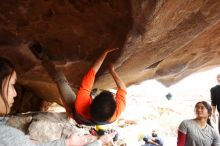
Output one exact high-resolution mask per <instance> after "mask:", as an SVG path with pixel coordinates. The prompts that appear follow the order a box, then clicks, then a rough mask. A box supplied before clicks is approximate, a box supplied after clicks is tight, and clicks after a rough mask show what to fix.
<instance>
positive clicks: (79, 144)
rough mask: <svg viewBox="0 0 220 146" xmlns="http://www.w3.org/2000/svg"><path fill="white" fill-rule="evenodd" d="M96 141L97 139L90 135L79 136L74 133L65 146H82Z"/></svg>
mask: <svg viewBox="0 0 220 146" xmlns="http://www.w3.org/2000/svg"><path fill="white" fill-rule="evenodd" d="M96 139H97V138H96V137H95V136H92V135H79V134H77V133H75V134H73V135H71V136H70V137H69V138H68V139H67V140H66V146H84V145H87V144H89V143H91V142H93V141H95V140H96Z"/></svg>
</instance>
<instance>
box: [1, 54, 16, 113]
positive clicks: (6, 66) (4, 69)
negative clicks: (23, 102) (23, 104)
mask: <svg viewBox="0 0 220 146" xmlns="http://www.w3.org/2000/svg"><path fill="white" fill-rule="evenodd" d="M14 71H15V70H14V66H13V64H12V63H11V62H10V61H8V60H7V59H5V58H1V57H0V86H1V87H0V95H1V98H2V100H3V101H4V103H5V107H6V113H7V111H8V110H9V109H8V107H9V105H8V102H7V99H6V98H7V97H5V95H3V91H2V83H3V80H4V79H5V78H6V77H9V79H8V81H7V84H6V85H7V94H8V88H9V81H10V79H11V76H12V74H13V72H14Z"/></svg>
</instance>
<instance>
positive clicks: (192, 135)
mask: <svg viewBox="0 0 220 146" xmlns="http://www.w3.org/2000/svg"><path fill="white" fill-rule="evenodd" d="M195 114H196V118H195V119H190V120H184V121H182V123H181V124H180V125H179V128H178V138H177V146H220V137H219V135H218V133H217V132H216V131H215V129H214V128H213V127H212V125H211V122H210V117H211V114H212V108H211V105H209V104H208V103H207V102H206V101H200V102H198V103H196V105H195Z"/></svg>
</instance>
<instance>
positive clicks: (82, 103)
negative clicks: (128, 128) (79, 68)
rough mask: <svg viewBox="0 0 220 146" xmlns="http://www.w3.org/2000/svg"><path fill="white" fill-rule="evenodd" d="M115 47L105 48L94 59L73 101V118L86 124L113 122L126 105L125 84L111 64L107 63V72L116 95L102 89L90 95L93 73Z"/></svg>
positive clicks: (94, 73) (93, 78)
mask: <svg viewBox="0 0 220 146" xmlns="http://www.w3.org/2000/svg"><path fill="white" fill-rule="evenodd" d="M114 50H115V49H106V50H105V51H104V53H103V54H102V55H101V56H100V57H99V58H98V59H97V60H96V62H95V63H94V64H93V66H92V67H91V68H90V70H89V71H88V73H87V74H86V75H85V76H84V78H83V80H82V83H81V86H80V89H79V91H78V93H77V96H76V101H75V120H76V121H77V122H78V123H81V124H86V125H96V124H108V123H112V122H114V121H115V120H116V119H117V118H118V117H119V116H120V114H121V113H122V112H123V111H124V109H125V105H126V99H125V96H126V86H125V84H124V82H123V81H122V80H121V78H120V77H119V76H118V74H117V73H116V72H115V70H114V67H113V65H112V64H111V65H109V72H110V74H111V75H112V77H113V79H114V81H115V83H116V85H117V88H118V89H117V93H116V96H115V97H114V95H113V94H112V93H111V92H110V91H106V90H104V91H102V92H101V93H100V94H99V95H97V96H96V97H95V98H94V99H92V97H91V95H90V94H91V90H92V87H93V84H94V80H95V75H96V73H97V72H98V70H99V68H100V66H101V65H102V63H103V61H104V59H105V57H106V56H107V54H108V53H109V52H112V51H114Z"/></svg>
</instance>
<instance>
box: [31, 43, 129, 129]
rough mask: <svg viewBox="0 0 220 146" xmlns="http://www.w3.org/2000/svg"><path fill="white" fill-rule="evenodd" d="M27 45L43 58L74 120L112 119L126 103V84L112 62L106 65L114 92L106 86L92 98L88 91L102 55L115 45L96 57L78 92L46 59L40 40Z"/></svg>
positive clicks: (89, 122) (94, 122) (97, 122)
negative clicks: (112, 82)
mask: <svg viewBox="0 0 220 146" xmlns="http://www.w3.org/2000/svg"><path fill="white" fill-rule="evenodd" d="M30 49H31V51H32V52H33V53H34V54H35V56H36V57H37V58H38V59H41V60H42V65H43V66H44V67H45V69H46V70H47V72H48V73H49V75H50V76H51V77H52V78H53V80H54V81H55V82H56V85H57V87H58V89H59V92H60V94H61V100H62V102H63V105H64V107H65V109H66V112H67V116H68V117H72V118H73V119H75V120H76V122H77V123H79V124H85V125H102V124H108V123H112V122H114V121H115V120H116V119H117V118H118V117H119V116H120V114H121V113H122V112H123V111H124V109H125V106H126V97H125V96H126V86H125V84H124V82H123V81H122V80H121V78H120V77H119V76H118V74H117V73H116V72H115V70H114V67H113V65H109V72H110V74H111V75H112V77H113V79H114V81H115V83H116V85H117V88H118V89H117V93H116V96H115V97H114V95H113V94H112V93H111V92H109V91H107V90H105V91H102V92H101V93H100V94H99V95H97V96H96V97H95V98H94V99H92V97H91V95H90V94H91V90H92V87H93V84H94V80H95V75H96V73H97V72H98V70H99V68H100V67H101V65H102V63H103V61H104V59H105V58H106V56H107V54H108V53H110V52H112V51H114V50H116V49H118V48H113V49H112V48H111V49H106V50H105V51H104V52H103V53H102V55H101V56H100V57H99V58H98V59H97V60H96V62H95V63H94V64H93V66H92V67H91V68H90V70H89V71H88V73H87V74H86V75H85V76H84V78H83V80H82V83H81V86H80V89H79V91H78V92H77V96H76V95H75V93H74V92H73V90H72V89H71V87H70V86H69V84H68V81H67V79H66V77H65V75H64V74H63V73H62V72H61V71H59V70H57V69H56V67H55V66H54V64H53V63H52V62H51V61H50V60H49V57H48V56H47V54H46V52H45V50H46V49H44V48H43V46H42V45H41V44H39V43H37V44H34V45H32V46H30Z"/></svg>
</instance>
